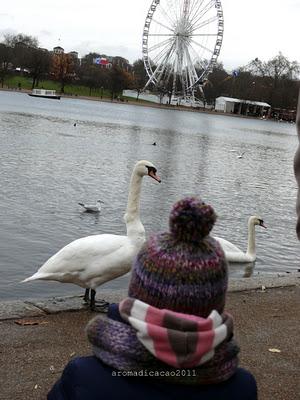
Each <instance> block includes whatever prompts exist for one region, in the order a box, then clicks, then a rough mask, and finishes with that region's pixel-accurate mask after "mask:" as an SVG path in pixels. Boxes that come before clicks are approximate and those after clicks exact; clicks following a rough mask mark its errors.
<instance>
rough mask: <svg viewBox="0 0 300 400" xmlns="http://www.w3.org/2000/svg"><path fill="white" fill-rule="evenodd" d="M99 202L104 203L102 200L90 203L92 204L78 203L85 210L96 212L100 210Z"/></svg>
mask: <svg viewBox="0 0 300 400" xmlns="http://www.w3.org/2000/svg"><path fill="white" fill-rule="evenodd" d="M101 203H102V204H104V201H102V200H97V203H96V204H94V205H92V204H83V203H78V204H79V205H80V206H81V207H83V208H84V209H85V211H86V212H89V213H98V212H100V211H101Z"/></svg>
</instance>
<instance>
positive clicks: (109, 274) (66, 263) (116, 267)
mask: <svg viewBox="0 0 300 400" xmlns="http://www.w3.org/2000/svg"><path fill="white" fill-rule="evenodd" d="M145 175H149V176H151V177H152V178H153V179H155V180H156V181H158V182H160V178H159V177H158V176H157V175H156V168H155V167H154V165H153V164H152V163H151V162H149V161H145V160H141V161H139V162H137V163H136V164H135V166H134V169H133V172H132V175H131V179H130V184H129V194H128V202H127V209H126V213H125V215H124V221H125V223H126V228H127V235H126V236H121V235H111V234H102V235H92V236H87V237H83V238H81V239H77V240H75V241H73V242H71V243H69V244H68V245H67V246H65V247H63V248H62V249H61V250H59V251H58V252H57V253H56V254H54V255H53V256H52V257H51V258H49V260H48V261H46V262H45V264H44V265H42V267H41V268H40V269H39V270H38V271H37V272H36V273H35V274H34V275H32V276H31V277H29V278H27V279H25V280H24V281H23V282H30V281H34V280H37V279H41V280H54V281H59V282H68V283H74V284H76V285H79V286H81V287H83V288H86V291H85V296H84V299H85V300H86V301H88V300H89V289H91V301H90V307H91V309H94V308H95V294H96V291H95V289H96V288H97V287H98V286H99V285H102V284H103V283H105V282H108V281H110V280H112V279H115V278H117V277H119V276H121V275H124V274H126V273H127V272H129V271H130V269H131V264H132V260H133V258H134V257H135V256H136V254H137V253H138V251H139V250H140V248H141V246H142V245H143V243H144V241H145V229H144V227H143V225H142V223H141V221H140V195H141V186H142V178H143V176H145Z"/></svg>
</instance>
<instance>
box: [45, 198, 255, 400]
mask: <svg viewBox="0 0 300 400" xmlns="http://www.w3.org/2000/svg"><path fill="white" fill-rule="evenodd" d="M215 220H216V214H215V212H214V210H213V208H212V207H211V206H210V205H207V204H205V203H203V202H202V201H201V200H200V199H198V198H194V197H189V198H185V199H183V200H181V201H179V202H177V203H176V204H175V205H174V206H173V209H172V212H171V214H170V220H169V222H170V232H165V233H161V234H157V235H153V236H151V237H150V238H149V239H148V240H147V242H146V243H145V245H144V247H143V248H142V250H141V251H140V252H139V254H138V256H137V258H136V260H135V262H134V266H133V272H132V277H131V281H130V284H129V290H128V297H127V298H126V299H124V300H123V301H122V302H121V303H120V304H113V305H111V306H110V308H109V312H108V318H107V319H103V318H102V317H96V318H94V319H93V320H92V321H90V323H89V324H88V326H87V335H88V338H89V341H90V342H91V344H92V346H93V352H94V356H91V357H79V358H76V359H74V360H72V361H71V362H70V363H69V364H68V365H67V367H66V368H65V369H64V372H63V374H62V377H61V378H60V380H59V381H58V382H57V383H56V385H55V386H54V387H53V388H52V390H51V392H50V393H49V395H48V400H67V399H76V400H86V399H88V400H96V399H105V400H110V399H117V398H119V399H122V400H129V399H130V400H135V399H143V400H150V399H151V400H152V399H155V400H174V399H175V400H179V399H180V400H182V399H185V398H186V399H188V400H256V399H257V389H256V382H255V379H254V377H253V376H252V375H251V374H250V373H249V372H247V371H246V370H244V369H241V368H239V367H238V353H239V348H238V346H237V344H236V342H235V340H234V338H233V320H232V317H231V315H230V314H228V313H226V312H225V311H224V308H225V297H226V292H227V282H228V272H227V262H226V260H225V256H224V253H223V250H222V248H221V246H220V245H219V243H218V242H217V241H216V240H215V239H213V238H212V237H211V236H210V235H209V232H210V230H211V229H212V227H213V225H214V223H215Z"/></svg>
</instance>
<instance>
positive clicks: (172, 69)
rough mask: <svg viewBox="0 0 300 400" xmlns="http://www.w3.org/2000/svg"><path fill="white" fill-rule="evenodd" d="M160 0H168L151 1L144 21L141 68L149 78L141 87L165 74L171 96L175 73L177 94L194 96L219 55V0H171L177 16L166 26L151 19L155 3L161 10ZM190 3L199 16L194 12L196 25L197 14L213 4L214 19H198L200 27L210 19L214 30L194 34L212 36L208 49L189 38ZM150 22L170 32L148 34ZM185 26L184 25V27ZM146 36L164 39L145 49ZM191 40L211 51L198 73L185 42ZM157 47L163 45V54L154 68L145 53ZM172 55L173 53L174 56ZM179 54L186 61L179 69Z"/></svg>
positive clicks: (220, 39)
mask: <svg viewBox="0 0 300 400" xmlns="http://www.w3.org/2000/svg"><path fill="white" fill-rule="evenodd" d="M163 1H166V3H167V2H168V0H152V3H151V5H150V8H149V11H148V13H147V16H146V20H145V24H144V29H143V42H142V52H143V61H144V66H145V70H146V72H147V75H148V77H149V79H148V82H147V83H146V85H145V88H144V89H146V88H147V87H148V85H149V84H150V83H153V84H154V85H155V86H159V84H160V82H161V79H162V76H163V74H167V75H168V76H169V78H170V79H173V89H172V95H175V80H176V79H177V78H176V76H177V77H178V78H179V79H180V81H181V86H182V90H181V96H182V97H184V98H187V97H190V96H191V95H192V96H194V90H195V89H196V87H200V89H201V88H202V84H203V81H204V80H205V79H206V78H207V76H208V74H209V73H211V72H212V70H213V68H214V66H215V64H216V62H217V58H218V56H219V54H220V49H221V46H222V41H223V32H224V18H223V10H222V4H221V1H220V0H208V1H207V0H173V2H174V1H175V3H176V2H177V4H180V7H181V8H180V15H179V17H178V16H177V19H176V21H175V22H174V21H173V23H172V24H171V25H172V26H166V25H165V24H162V23H160V22H158V21H156V20H155V19H154V14H155V11H156V10H157V8H158V6H160V9H162V6H161V2H163ZM169 2H170V0H169ZM166 3H165V4H166ZM203 5H204V8H203V9H202V10H201V6H203ZM191 6H193V7H198V9H197V10H198V11H199V14H200V17H199V16H198V15H197V18H198V20H197V23H198V24H199V20H200V19H201V16H204V15H205V14H206V13H207V11H208V10H209V9H212V8H213V7H214V8H215V16H214V18H213V19H212V18H210V19H208V20H206V21H204V22H202V26H205V25H206V26H207V25H208V24H209V23H210V22H212V20H214V23H215V27H216V31H215V32H214V33H212V34H198V35H197V36H202V37H203V36H207V37H208V36H211V37H212V36H215V38H216V39H215V43H214V45H213V48H211V49H208V48H206V47H205V46H203V45H201V44H200V43H197V42H196V41H195V40H194V39H193V37H194V36H193V26H195V24H194V25H192V22H193V21H195V19H196V17H195V12H194V14H193V20H192V19H191V16H189V15H188V12H189V10H190V9H191V8H190V7H191ZM200 11H201V12H200ZM201 13H202V14H201ZM164 14H165V15H167V10H164ZM170 21H171V20H170ZM186 21H187V23H186ZM153 22H154V23H155V24H160V25H161V26H163V27H164V28H166V29H168V31H169V32H170V33H169V34H166V33H165V34H161V35H160V34H151V25H152V24H153ZM187 26H188V28H186V27H187ZM199 26H201V25H198V27H199ZM202 26H201V27H202ZM149 36H150V37H151V36H162V37H163V36H165V37H166V39H164V40H163V41H162V42H161V44H157V45H156V46H152V48H149ZM194 38H195V37H194ZM191 42H193V43H196V44H197V45H198V46H199V47H202V48H203V49H205V50H207V51H208V52H209V54H211V56H210V59H209V60H207V61H208V62H207V64H206V66H205V68H204V69H203V70H202V71H201V73H198V72H197V69H196V68H195V65H194V62H193V59H192V57H191V55H190V54H189V50H188V43H191ZM159 46H161V47H162V48H163V50H164V51H165V54H164V56H163V57H162V60H160V62H159V63H158V64H157V65H155V68H153V66H154V65H153V61H152V60H151V55H150V54H149V53H151V50H153V49H154V48H158V47H159ZM168 46H169V47H168ZM155 50H156V49H155ZM174 54H176V55H175V56H174ZM171 57H173V60H172V65H171V66H170V58H171ZM183 57H185V60H186V61H185V62H186V65H185V68H183V64H182V60H183ZM171 74H172V78H171ZM201 90H202V89H201Z"/></svg>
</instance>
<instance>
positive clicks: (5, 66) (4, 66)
mask: <svg viewBox="0 0 300 400" xmlns="http://www.w3.org/2000/svg"><path fill="white" fill-rule="evenodd" d="M11 59H12V54H11V48H10V47H8V46H6V45H5V44H3V43H0V81H1V87H2V88H3V86H4V80H5V78H6V76H7V75H8V74H9V66H10V64H11Z"/></svg>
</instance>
